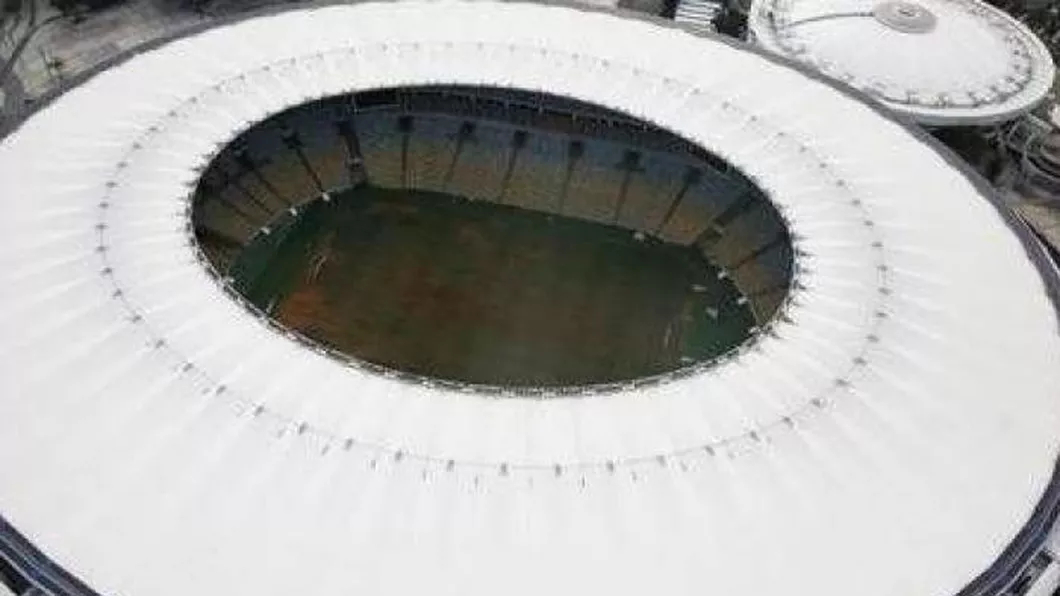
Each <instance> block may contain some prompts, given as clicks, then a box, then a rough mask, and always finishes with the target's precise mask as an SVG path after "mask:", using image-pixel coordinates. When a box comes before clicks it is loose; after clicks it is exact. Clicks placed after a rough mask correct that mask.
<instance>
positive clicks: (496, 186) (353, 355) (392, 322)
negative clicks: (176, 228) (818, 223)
mask: <svg viewBox="0 0 1060 596" xmlns="http://www.w3.org/2000/svg"><path fill="white" fill-rule="evenodd" d="M193 220H194V230H195V237H196V240H197V242H198V245H199V247H200V248H201V249H202V252H203V254H204V255H205V256H206V258H207V260H208V262H209V263H210V265H211V268H212V269H213V270H214V271H215V272H216V273H217V274H218V275H220V276H222V277H223V278H224V279H225V280H226V283H229V284H231V285H232V286H233V288H234V289H235V290H236V291H237V292H238V293H239V294H240V295H241V296H242V298H243V299H244V300H245V301H246V302H247V303H248V305H250V306H252V308H254V309H255V310H258V311H259V312H261V313H262V314H264V315H265V316H267V317H268V319H269V320H270V321H271V322H272V324H274V325H277V326H278V327H281V328H283V329H284V330H287V331H294V332H296V337H299V338H300V339H302V340H303V341H305V342H308V343H313V344H318V345H322V346H324V347H326V348H328V349H329V350H330V351H331V352H332V354H333V355H335V356H336V357H338V358H343V359H346V360H347V361H348V362H350V363H351V364H355V365H359V366H365V367H368V368H371V369H374V370H378V371H382V372H386V373H388V374H394V373H398V374H407V375H411V376H413V377H421V378H422V377H427V378H429V379H433V380H439V381H446V382H450V383H457V384H468V385H476V386H477V385H486V386H493V387H496V388H497V389H504V388H532V387H540V388H556V389H558V388H566V389H568V390H572V391H577V390H584V389H587V388H589V387H591V386H598V385H600V384H608V383H620V384H628V383H629V382H649V381H652V382H654V381H658V380H665V379H667V378H670V377H672V376H674V375H681V374H686V373H688V372H692V371H695V370H698V369H699V368H702V367H704V366H708V365H709V363H711V362H713V361H715V360H716V359H718V358H719V357H722V356H723V355H725V354H728V353H731V352H732V351H733V350H734V349H736V348H737V347H739V346H741V345H742V344H744V343H745V342H747V341H750V340H751V339H752V338H753V336H754V335H755V333H756V331H757V329H758V328H759V327H760V326H761V325H763V324H766V323H768V322H769V321H770V320H771V319H772V318H773V315H774V313H775V312H776V311H777V309H778V308H779V307H780V305H781V304H782V303H783V301H784V300H785V298H786V297H787V294H788V289H789V286H790V283H791V274H792V268H793V265H792V262H793V250H792V246H791V242H790V237H789V232H788V230H787V227H786V225H785V223H784V221H783V218H782V217H781V216H780V214H779V213H778V212H777V211H776V209H775V208H774V207H773V205H772V204H771V203H770V202H769V200H768V199H767V198H766V197H765V195H764V193H763V192H762V191H761V190H760V189H758V188H756V187H755V186H754V185H753V184H751V183H750V181H749V180H748V179H747V178H746V177H745V176H743V175H742V174H741V173H740V172H739V171H737V170H736V169H735V168H733V167H731V166H730V165H729V164H728V163H726V162H725V161H723V160H721V159H719V158H717V157H716V156H714V155H711V154H709V153H708V152H706V151H704V150H703V149H701V148H700V147H698V146H695V145H693V144H691V143H689V142H687V141H685V140H683V139H681V138H679V137H677V136H675V135H673V134H671V133H669V132H666V131H664V130H661V129H659V128H656V127H653V126H651V125H649V124H647V123H645V122H641V121H638V120H635V119H632V118H630V117H628V116H625V115H623V114H619V113H616V112H614V111H611V110H607V109H605V108H602V107H599V106H595V105H589V104H585V103H582V102H578V101H575V100H571V99H567V98H561V97H556V96H551V95H544V94H540V93H530V92H522V91H515V90H500V89H493V88H470V87H416V88H400V89H383V90H375V91H370V92H362V93H358V94H356V95H352V96H342V97H333V98H328V99H325V100H321V101H318V102H314V103H311V104H305V105H302V106H298V107H296V108H293V109H290V110H288V111H286V112H283V113H281V114H278V115H276V116H274V117H272V118H270V119H268V120H266V121H264V122H261V123H258V124H257V125H255V126H253V127H252V128H250V129H249V130H247V131H246V132H244V133H243V134H242V135H241V136H240V137H239V138H237V139H236V140H235V141H233V142H232V143H230V144H229V145H228V146H227V147H225V148H224V149H223V150H222V151H221V152H220V153H219V154H218V155H217V156H216V158H215V159H214V160H213V161H212V162H211V163H210V165H209V167H208V168H207V170H206V172H205V174H204V175H203V178H202V180H201V181H200V184H199V187H198V189H197V193H196V198H195V208H194V211H193Z"/></svg>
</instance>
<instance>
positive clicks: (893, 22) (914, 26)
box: [872, 1, 937, 33]
mask: <svg viewBox="0 0 1060 596" xmlns="http://www.w3.org/2000/svg"><path fill="white" fill-rule="evenodd" d="M872 16H874V17H876V20H877V21H879V22H880V23H883V24H884V25H885V26H887V27H889V28H891V29H894V30H895V31H901V32H902V33H929V32H931V31H932V30H934V29H935V24H936V21H937V19H936V17H935V14H934V13H932V12H931V11H930V10H928V9H927V8H925V7H923V6H921V5H919V4H914V3H912V2H900V1H899V2H883V3H880V4H877V5H876V7H875V8H874V9H873V10H872Z"/></svg>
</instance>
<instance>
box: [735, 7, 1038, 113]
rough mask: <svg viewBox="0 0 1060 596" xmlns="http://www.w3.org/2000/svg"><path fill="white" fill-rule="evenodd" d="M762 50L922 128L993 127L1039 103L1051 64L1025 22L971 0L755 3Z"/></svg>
mask: <svg viewBox="0 0 1060 596" xmlns="http://www.w3.org/2000/svg"><path fill="white" fill-rule="evenodd" d="M748 25H749V28H750V31H751V33H752V36H753V38H754V39H755V41H756V42H757V43H759V44H761V45H762V46H763V47H765V48H767V49H769V50H771V51H774V52H777V53H779V54H782V55H784V56H787V57H790V58H792V59H795V60H798V61H800V62H803V63H805V64H807V65H809V66H811V67H813V68H816V69H818V70H820V71H821V72H822V73H824V74H826V75H827V76H830V77H832V78H835V79H837V80H840V81H843V82H846V83H848V84H850V85H852V86H854V87H856V88H858V89H860V90H862V91H864V92H866V93H868V94H869V95H872V96H873V97H876V98H877V99H879V100H881V101H883V102H884V103H886V104H887V105H888V106H889V107H891V108H892V109H894V110H895V111H898V112H901V113H904V114H907V115H909V116H911V117H912V118H914V119H915V120H917V121H919V122H922V123H925V124H935V125H966V124H990V123H994V122H999V121H1002V120H1007V119H1011V118H1014V117H1016V116H1018V115H1019V114H1021V113H1023V112H1026V111H1028V110H1030V109H1031V108H1033V107H1034V106H1035V105H1037V104H1038V103H1040V102H1041V101H1042V100H1043V99H1044V98H1045V96H1046V94H1047V93H1048V92H1049V89H1050V87H1051V86H1052V82H1053V78H1054V74H1055V66H1054V65H1053V61H1052V57H1051V56H1050V55H1049V51H1048V50H1047V49H1046V47H1045V45H1044V44H1043V43H1042V42H1041V40H1039V39H1038V38H1037V36H1035V35H1034V33H1033V32H1031V31H1030V30H1029V29H1027V28H1026V27H1025V26H1024V25H1023V24H1022V23H1019V22H1018V21H1016V20H1015V19H1013V18H1011V17H1010V16H1008V15H1007V14H1005V13H1004V12H1002V11H1001V10H998V9H996V8H994V7H992V6H990V5H988V4H985V3H983V2H979V1H978V0H911V1H908V2H907V1H891V0H755V2H754V4H753V6H752V9H751V12H750V14H749V16H748Z"/></svg>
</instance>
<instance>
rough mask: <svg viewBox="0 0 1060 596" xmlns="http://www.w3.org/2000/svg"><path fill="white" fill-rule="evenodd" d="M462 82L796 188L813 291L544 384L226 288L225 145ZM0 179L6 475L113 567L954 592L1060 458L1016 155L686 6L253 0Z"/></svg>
mask: <svg viewBox="0 0 1060 596" xmlns="http://www.w3.org/2000/svg"><path fill="white" fill-rule="evenodd" d="M689 56H697V57H698V59H696V60H689V59H688V57H689ZM432 83H438V84H461V85H474V84H487V85H499V86H512V87H517V88H521V89H529V90H535V89H536V90H542V91H548V92H551V93H556V94H560V95H565V96H569V97H573V98H578V99H581V100H585V101H590V102H593V103H596V104H599V105H602V106H606V107H608V108H612V109H616V110H620V111H623V112H626V113H628V114H632V115H634V116H637V117H640V118H642V119H644V120H647V121H650V122H653V123H655V124H657V125H659V126H663V127H666V128H668V129H670V130H673V131H679V132H680V133H681V134H683V135H685V136H686V137H687V138H689V139H691V140H693V141H695V142H698V143H700V144H702V145H703V146H704V147H706V148H708V149H710V150H711V151H713V152H715V153H716V154H718V155H721V156H724V157H725V158H726V159H728V160H729V161H731V162H732V163H734V164H736V165H737V166H739V167H740V168H742V169H743V171H744V172H746V173H747V174H748V175H749V176H751V177H752V178H753V179H754V180H755V181H756V182H757V183H758V184H759V185H760V186H761V187H762V188H763V189H765V190H766V191H767V192H768V193H769V194H770V195H771V197H772V199H773V200H774V201H775V203H776V205H777V206H778V209H780V210H781V212H782V213H783V214H784V216H785V217H786V218H787V219H788V221H789V223H790V226H791V229H792V232H793V234H794V236H795V238H796V241H797V248H798V250H799V252H800V256H799V262H798V269H799V270H798V273H797V281H798V285H797V287H796V289H794V290H793V295H792V299H791V302H790V303H789V304H788V305H786V306H785V307H784V310H783V314H782V316H780V317H779V318H778V319H777V320H776V321H774V324H773V325H772V326H771V327H770V328H769V330H768V331H769V332H768V333H764V334H763V335H762V336H761V337H760V338H758V339H757V340H756V341H755V342H753V343H751V344H750V345H749V346H747V348H746V349H744V350H742V351H741V352H740V353H739V354H737V355H735V356H734V357H733V358H731V359H729V360H727V361H725V362H723V363H720V364H719V365H718V366H716V367H715V368H713V369H710V370H709V371H706V372H703V373H701V374H698V375H693V376H690V377H686V378H682V379H677V380H673V381H671V382H667V383H660V384H654V385H647V386H639V387H631V388H629V389H628V390H626V391H620V392H617V393H609V394H606V395H580V396H574V397H565V398H541V399H529V398H523V397H513V396H503V395H479V394H472V393H464V392H460V391H457V390H453V389H445V388H442V387H438V386H432V385H430V384H410V383H408V382H403V381H400V380H397V379H391V378H384V377H382V376H379V375H375V374H372V373H369V372H366V371H364V370H361V369H358V368H355V367H349V366H344V365H343V364H341V363H340V362H339V361H337V360H335V359H332V358H328V357H326V356H324V355H321V354H319V353H317V352H315V351H313V350H312V349H309V348H307V347H306V346H304V345H303V344H300V343H298V342H296V341H293V340H292V339H290V338H289V337H286V336H284V335H283V334H282V333H279V332H277V330H276V329H275V328H273V327H270V326H268V325H266V324H263V322H262V321H261V320H259V319H258V318H257V317H255V316H254V315H252V314H251V313H250V312H249V311H248V310H247V309H245V308H244V307H242V306H241V305H240V304H238V303H237V302H236V301H234V300H233V299H231V298H230V297H229V296H228V295H226V294H225V293H224V292H223V290H222V288H221V286H220V285H219V282H218V281H216V279H215V278H214V277H213V276H211V275H210V274H208V273H207V271H206V269H205V268H204V266H203V265H202V263H201V261H200V259H199V258H198V257H197V255H196V252H195V250H194V243H193V240H192V238H191V236H190V231H189V223H188V221H189V215H188V213H189V203H188V200H189V197H190V196H191V194H192V190H193V187H194V185H195V183H196V179H197V176H198V174H199V172H200V170H201V169H202V167H203V166H204V165H205V164H206V163H208V161H209V160H210V159H211V157H212V156H213V155H215V154H216V152H217V151H219V149H220V147H221V146H222V145H223V144H224V143H225V142H226V141H228V140H230V139H233V138H234V137H236V136H237V135H238V134H239V133H240V131H242V130H244V129H246V128H247V127H249V126H251V125H252V124H253V123H254V122H256V121H259V120H261V119H262V118H264V117H265V116H267V115H269V114H273V113H275V112H277V111H280V110H282V109H284V108H286V107H288V106H292V105H296V104H299V103H301V102H304V101H306V100H310V99H313V98H316V97H320V96H324V95H329V94H339V93H344V92H349V91H355V90H360V89H369V88H377V87H380V86H392V85H418V84H432ZM0 181H2V185H3V186H2V192H0V201H2V202H3V211H4V217H2V218H0V247H2V250H0V287H2V288H3V291H2V292H0V354H2V358H0V470H3V478H4V481H3V482H0V513H2V514H3V516H4V517H5V518H6V519H7V520H8V521H9V522H10V523H11V524H12V525H13V526H14V527H15V528H17V529H18V530H19V531H20V532H22V533H23V534H24V535H25V536H26V537H27V538H28V539H29V540H31V541H32V542H33V543H34V544H35V545H36V546H37V547H39V548H40V549H41V550H42V551H43V552H44V553H46V554H47V555H49V556H50V557H51V558H52V559H53V560H54V561H55V562H57V563H58V564H60V565H62V566H63V567H64V568H65V569H67V570H68V571H70V572H71V573H73V574H74V575H76V576H77V577H79V578H80V579H82V580H83V581H85V582H86V583H87V584H89V585H90V586H92V587H93V588H94V589H96V590H98V591H99V592H101V593H104V594H121V595H124V596H146V595H150V596H166V595H180V596H186V595H187V594H193V593H194V594H256V595H267V594H292V593H299V594H302V593H309V594H340V593H341V594H373V595H376V594H379V595H383V594H424V593H431V594H454V595H455V594H459V595H461V596H471V595H474V594H499V593H504V594H510V595H523V594H525V595H534V596H539V595H541V594H611V595H615V596H617V595H622V594H667V595H671V596H679V595H685V594H688V595H691V594H697V595H701V594H726V595H727V596H761V595H762V594H771V593H776V594H780V593H783V594H813V595H814V596H840V595H841V596H848V595H849V594H850V593H851V591H852V590H853V591H856V592H857V594H858V595H859V596H942V595H949V594H955V593H957V592H958V591H959V590H961V589H962V588H963V587H964V586H965V585H966V584H967V583H968V582H969V581H971V580H972V579H973V578H974V577H975V576H977V575H978V574H980V573H981V572H983V571H984V570H985V569H987V568H988V567H989V566H990V565H991V564H992V563H993V562H994V561H995V560H996V559H997V558H998V557H999V555H1000V554H1001V553H1002V550H1003V549H1005V547H1006V546H1007V545H1008V544H1009V543H1010V542H1011V541H1012V540H1013V537H1014V536H1016V534H1017V532H1019V531H1020V529H1021V528H1022V527H1023V526H1024V524H1026V523H1027V521H1028V519H1029V517H1030V516H1031V511H1032V510H1033V509H1034V507H1035V506H1036V504H1037V503H1038V502H1039V499H1041V498H1042V495H1043V493H1044V491H1046V488H1047V486H1049V483H1050V479H1051V474H1052V471H1053V466H1054V463H1055V461H1056V458H1057V452H1058V443H1060V436H1058V433H1057V429H1058V428H1060V335H1058V320H1057V314H1056V304H1054V303H1053V302H1051V300H1050V297H1049V295H1048V293H1047V291H1046V290H1047V286H1046V283H1045V279H1046V278H1043V276H1042V274H1041V273H1040V272H1039V270H1038V269H1037V268H1036V267H1035V264H1034V263H1033V262H1032V259H1031V258H1029V254H1030V253H1028V250H1029V249H1028V247H1027V246H1026V245H1025V244H1024V243H1023V242H1022V241H1021V239H1020V238H1019V237H1017V235H1016V234H1014V233H1013V232H1012V231H1011V229H1010V228H1009V227H1008V226H1007V225H1006V223H1005V221H1004V218H1003V217H1002V216H1001V214H1000V212H999V210H998V209H997V208H995V206H994V205H992V204H991V203H990V202H989V201H988V197H987V195H986V193H988V192H989V191H988V190H985V188H984V187H981V186H977V184H976V181H975V180H974V179H972V178H970V177H969V176H967V175H966V174H965V173H964V171H963V170H961V169H960V168H958V167H956V166H955V165H954V163H953V162H951V160H950V158H948V157H946V156H944V155H942V154H940V153H939V152H938V151H937V150H936V149H935V144H933V143H931V142H929V141H927V140H924V139H923V138H922V137H921V136H918V135H917V134H915V133H913V132H911V131H910V130H909V129H907V128H905V127H904V126H902V125H900V124H899V123H897V122H895V121H893V120H892V119H889V118H888V117H886V116H884V115H882V114H881V113H880V112H879V111H878V110H877V109H876V108H874V107H871V106H869V105H867V104H865V103H863V102H861V101H859V100H858V99H857V98H856V97H853V96H852V95H850V94H848V93H844V92H840V91H837V89H836V88H835V87H834V86H832V84H830V83H828V82H824V81H822V80H819V79H817V78H815V77H812V76H809V75H807V74H804V73H802V72H799V71H798V70H796V69H793V68H790V67H788V66H786V65H784V64H781V63H779V61H777V60H775V59H772V58H767V57H764V56H762V55H759V54H757V53H755V52H752V51H747V50H746V49H742V48H740V47H736V46H735V45H733V44H730V43H727V42H723V41H720V40H717V39H705V38H701V37H696V36H693V35H691V34H688V33H687V32H684V31H681V30H679V29H676V28H665V27H659V26H656V25H653V24H651V23H647V22H644V21H641V20H637V19H631V18H624V17H621V16H618V15H615V14H611V13H603V12H593V11H587V10H586V11H583V10H574V9H570V8H564V7H556V6H543V5H533V4H492V3H471V2H468V3H464V2H455V1H445V2H407V3H368V4H360V5H338V6H332V7H326V8H317V9H303V10H299V11H292V12H286V13H281V14H276V15H273V16H269V17H262V18H254V19H249V20H245V21H242V22H237V23H233V24H228V25H226V26H223V27H219V28H215V29H212V30H209V31H206V32H204V33H201V34H198V35H195V36H191V37H187V38H184V39H181V40H178V41H175V42H172V43H170V44H168V45H164V46H162V47H160V48H158V49H155V50H152V51H149V52H145V53H143V54H140V55H139V56H137V57H134V58H132V59H129V60H128V61H126V62H124V63H121V64H120V65H117V66H115V67H113V68H110V69H109V70H106V71H105V72H103V73H101V74H99V75H97V76H95V77H94V78H92V79H90V80H88V81H87V82H86V83H84V84H82V85H80V86H79V87H77V88H75V89H73V90H71V91H69V92H67V93H66V94H65V95H63V96H62V97H60V98H58V99H57V100H56V101H54V102H53V103H51V104H50V105H49V106H48V107H46V108H45V109H43V110H41V111H40V112H38V113H37V114H36V115H35V116H33V117H32V118H30V119H29V120H28V121H27V122H25V123H24V124H23V125H22V126H21V127H20V128H19V129H17V130H16V131H15V132H13V133H12V134H11V135H10V136H8V137H7V138H6V139H4V140H3V142H2V144H0Z"/></svg>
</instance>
